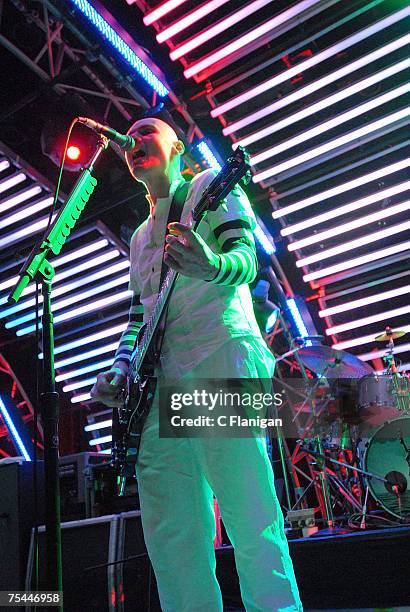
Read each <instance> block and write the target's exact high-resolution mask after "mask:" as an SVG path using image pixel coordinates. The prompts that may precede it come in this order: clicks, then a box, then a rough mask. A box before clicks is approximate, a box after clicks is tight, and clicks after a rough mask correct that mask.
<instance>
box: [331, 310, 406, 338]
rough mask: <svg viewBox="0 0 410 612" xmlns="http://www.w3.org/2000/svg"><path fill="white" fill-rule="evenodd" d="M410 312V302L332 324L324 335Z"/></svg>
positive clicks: (387, 319)
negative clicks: (338, 323)
mask: <svg viewBox="0 0 410 612" xmlns="http://www.w3.org/2000/svg"><path fill="white" fill-rule="evenodd" d="M405 314H410V304H408V305H407V306H401V307H400V308H394V309H393V310H388V311H387V312H378V313H377V314H375V315H371V316H370V317H363V318H362V319H357V320H356V321H349V323H342V324H341V325H333V327H329V328H328V329H327V330H326V335H327V336H331V335H333V334H339V333H341V332H344V331H350V330H351V329H357V328H358V327H364V326H365V325H371V324H372V323H378V322H379V321H389V320H390V319H393V318H394V317H400V316H401V315H405Z"/></svg>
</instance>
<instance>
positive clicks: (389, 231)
mask: <svg viewBox="0 0 410 612" xmlns="http://www.w3.org/2000/svg"><path fill="white" fill-rule="evenodd" d="M408 230H410V221H404V222H403V223H398V224H397V225H392V226H391V227H388V228H386V229H382V230H379V231H378V232H373V233H371V234H365V235H364V236H360V238H356V239H355V240H350V241H349V242H344V243H342V244H339V245H337V246H336V247H332V248H331V249H327V250H326V251H320V252H319V253H313V254H312V255H309V256H308V257H304V258H303V259H299V260H298V261H297V262H296V266H297V267H298V268H303V266H307V265H309V264H311V263H315V262H316V261H322V260H323V259H328V258H329V257H333V256H335V255H340V253H345V252H346V251H351V250H353V249H360V247H362V246H364V245H366V244H371V243H372V242H377V241H378V240H382V239H383V238H387V237H388V236H395V235H396V234H398V233H399V232H406V231H408Z"/></svg>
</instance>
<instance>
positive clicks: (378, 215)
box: [288, 198, 410, 251]
mask: <svg viewBox="0 0 410 612" xmlns="http://www.w3.org/2000/svg"><path fill="white" fill-rule="evenodd" d="M380 199H381V198H380ZM353 210H354V209H353ZM406 210H410V200H407V202H401V203H400V204H396V206H390V207H389V208H384V209H382V210H378V211H377V212H375V213H372V214H371V215H366V216H365V217H360V218H359V219H354V220H353V221H349V222H348V223H343V221H342V223H341V225H336V226H335V227H332V228H330V229H328V230H325V231H324V232H319V233H317V234H313V235H312V236H307V237H306V238H302V239H301V240H296V241H295V242H291V243H290V244H289V245H288V250H289V251H295V250H296V249H303V248H304V247H306V246H310V245H312V244H317V243H318V242H322V241H323V240H327V239H328V238H334V237H335V236H339V235H340V234H345V233H346V232H350V231H351V230H354V229H357V228H359V227H363V226H364V225H368V224H369V223H373V222H374V221H380V220H381V219H386V217H391V216H392V215H397V214H400V213H402V212H404V211H406ZM332 212H333V213H334V215H335V216H337V212H338V211H337V208H336V210H334V211H329V218H332V216H331V213H332ZM302 229H303V228H302Z"/></svg>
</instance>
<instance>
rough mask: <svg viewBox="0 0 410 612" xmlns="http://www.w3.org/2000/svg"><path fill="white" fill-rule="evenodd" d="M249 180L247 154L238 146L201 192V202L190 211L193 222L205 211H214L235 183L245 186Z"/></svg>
mask: <svg viewBox="0 0 410 612" xmlns="http://www.w3.org/2000/svg"><path fill="white" fill-rule="evenodd" d="M250 179H251V167H250V161H249V154H248V152H247V151H246V149H245V148H244V147H241V146H239V147H238V148H237V149H236V150H235V151H234V153H233V154H232V155H231V156H230V157H229V158H228V159H227V161H226V162H225V164H224V166H223V167H222V168H221V170H220V172H219V173H218V175H217V176H216V177H215V178H214V180H213V181H212V183H211V184H210V185H209V186H208V187H207V188H206V189H205V191H204V192H203V194H202V197H201V200H200V201H199V202H198V204H197V205H196V206H195V208H194V210H193V211H192V218H193V220H194V221H199V220H200V219H201V217H202V216H203V215H204V214H205V212H206V211H207V210H216V209H217V208H218V206H219V203H220V202H221V200H223V199H224V198H226V196H227V195H228V194H229V193H230V192H231V191H232V189H233V188H234V187H235V185H236V184H237V183H240V182H242V183H243V184H245V185H246V184H247V183H249V181H250Z"/></svg>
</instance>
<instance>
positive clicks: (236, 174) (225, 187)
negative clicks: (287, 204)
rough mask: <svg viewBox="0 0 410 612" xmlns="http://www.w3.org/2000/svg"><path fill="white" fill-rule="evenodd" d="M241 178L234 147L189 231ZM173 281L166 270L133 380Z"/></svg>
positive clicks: (242, 161)
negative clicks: (233, 151)
mask: <svg viewBox="0 0 410 612" xmlns="http://www.w3.org/2000/svg"><path fill="white" fill-rule="evenodd" d="M244 176H245V177H247V178H248V179H249V177H250V171H249V156H248V154H247V153H246V151H245V150H244V149H243V148H242V147H238V149H237V150H236V152H235V153H234V155H233V156H232V157H231V158H229V159H228V161H227V162H226V164H225V165H224V167H223V168H222V169H221V171H220V172H219V174H218V176H217V177H215V178H214V180H213V181H212V182H211V183H210V185H209V186H208V187H207V188H206V189H205V191H204V192H203V193H202V196H201V198H200V200H199V202H198V204H197V205H196V206H195V208H194V209H193V211H192V213H191V216H192V220H193V227H192V229H193V231H196V229H197V227H198V225H199V223H200V221H201V219H202V218H203V216H204V215H205V214H206V213H207V212H208V210H216V209H217V208H218V205H219V202H220V201H221V200H223V199H224V198H226V196H227V195H228V194H229V193H230V191H231V189H232V188H233V186H234V185H235V184H236V183H238V181H240V180H241V179H242V178H243V177H244ZM177 278H178V273H177V272H175V270H172V269H171V268H170V269H169V270H168V272H167V274H166V276H165V278H164V281H163V283H162V285H161V288H160V291H159V294H158V298H157V301H156V303H155V306H154V310H153V312H152V314H151V317H150V318H149V321H148V323H147V324H146V326H145V330H144V333H143V335H142V338H141V339H140V341H139V343H138V347H137V348H136V349H135V350H134V352H133V354H132V355H131V363H130V369H131V371H132V372H133V374H134V376H135V374H137V373H138V371H139V370H140V368H141V366H142V364H143V361H144V359H145V357H146V355H147V353H148V351H149V349H150V347H151V345H152V342H153V340H154V337H155V332H156V331H157V329H158V325H159V322H160V320H161V317H162V315H163V313H164V309H165V306H166V305H167V302H168V300H169V298H170V295H171V292H172V290H173V288H174V285H175V281H176V280H177Z"/></svg>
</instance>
